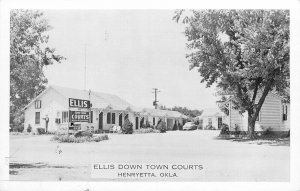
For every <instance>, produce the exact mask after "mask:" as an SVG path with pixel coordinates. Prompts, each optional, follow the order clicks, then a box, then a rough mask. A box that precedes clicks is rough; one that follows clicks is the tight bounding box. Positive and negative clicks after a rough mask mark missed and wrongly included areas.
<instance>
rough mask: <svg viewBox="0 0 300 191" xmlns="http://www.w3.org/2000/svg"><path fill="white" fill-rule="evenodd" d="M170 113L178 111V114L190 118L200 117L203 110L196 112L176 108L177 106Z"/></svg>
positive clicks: (195, 110)
mask: <svg viewBox="0 0 300 191" xmlns="http://www.w3.org/2000/svg"><path fill="white" fill-rule="evenodd" d="M172 111H178V112H180V113H182V114H184V115H186V116H188V117H191V118H194V117H197V116H200V115H201V114H202V112H203V110H201V111H200V110H197V109H194V110H192V109H188V108H186V107H177V106H175V107H173V108H172Z"/></svg>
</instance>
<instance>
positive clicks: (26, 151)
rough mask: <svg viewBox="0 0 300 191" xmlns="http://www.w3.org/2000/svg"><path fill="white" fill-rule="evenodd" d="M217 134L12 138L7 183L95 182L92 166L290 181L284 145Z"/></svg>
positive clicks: (211, 178)
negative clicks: (195, 168) (181, 167)
mask: <svg viewBox="0 0 300 191" xmlns="http://www.w3.org/2000/svg"><path fill="white" fill-rule="evenodd" d="M218 134H219V131H199V130H196V131H172V132H167V133H163V134H155V133H152V134H133V135H119V134H109V140H107V141H103V142H98V143H77V144H76V143H74V144H73V143H57V142H52V141H50V139H51V137H52V136H49V135H43V136H32V137H26V138H22V139H21V138H13V137H11V139H10V157H11V158H10V163H11V168H10V171H11V173H10V174H11V175H10V179H11V180H35V181H37V180H40V181H48V180H49V181H55V180H66V181H72V180H77V181H78V180H82V181H97V180H94V179H92V178H91V177H90V165H91V163H93V162H98V163H113V162H116V163H122V162H123V163H124V162H126V163H150V164H151V163H167V164H171V163H185V164H187V163H193V164H195V163H197V164H202V165H203V167H204V169H205V171H204V172H205V174H204V176H203V178H201V179H198V180H197V181H289V167H290V163H289V160H290V157H289V156H290V147H289V146H280V145H279V146H272V145H269V144H257V143H256V142H234V141H230V140H219V139H216V137H217V135H218ZM58 150H60V151H61V152H58ZM177 180H180V179H177ZM180 181H185V180H184V179H182V180H180Z"/></svg>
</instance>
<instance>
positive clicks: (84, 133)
mask: <svg viewBox="0 0 300 191" xmlns="http://www.w3.org/2000/svg"><path fill="white" fill-rule="evenodd" d="M92 136H93V134H92V133H91V132H89V131H77V132H76V133H75V134H74V137H92Z"/></svg>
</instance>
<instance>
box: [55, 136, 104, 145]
mask: <svg viewBox="0 0 300 191" xmlns="http://www.w3.org/2000/svg"><path fill="white" fill-rule="evenodd" d="M104 140H108V136H107V135H97V136H93V137H87V136H82V137H74V135H54V136H53V137H52V138H51V141H57V142H59V143H84V142H100V141H104Z"/></svg>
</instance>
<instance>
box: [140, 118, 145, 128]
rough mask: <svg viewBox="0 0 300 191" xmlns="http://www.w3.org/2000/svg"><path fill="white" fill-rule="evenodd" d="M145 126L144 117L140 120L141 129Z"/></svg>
mask: <svg viewBox="0 0 300 191" xmlns="http://www.w3.org/2000/svg"><path fill="white" fill-rule="evenodd" d="M143 126H144V117H142V118H141V120H140V128H143Z"/></svg>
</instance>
